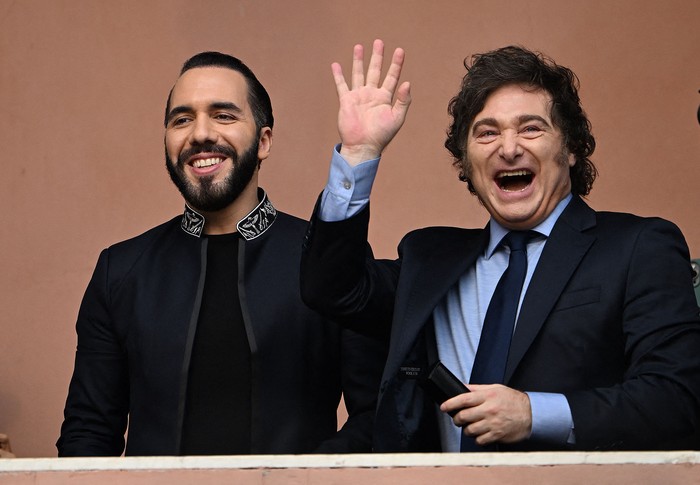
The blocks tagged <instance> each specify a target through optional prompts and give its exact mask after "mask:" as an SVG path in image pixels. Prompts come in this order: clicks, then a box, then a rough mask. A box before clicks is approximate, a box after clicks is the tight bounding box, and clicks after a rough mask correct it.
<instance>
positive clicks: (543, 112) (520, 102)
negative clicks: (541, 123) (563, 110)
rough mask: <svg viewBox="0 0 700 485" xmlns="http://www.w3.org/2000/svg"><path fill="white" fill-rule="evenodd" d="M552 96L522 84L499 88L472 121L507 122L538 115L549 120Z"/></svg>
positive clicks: (488, 98)
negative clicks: (493, 120)
mask: <svg viewBox="0 0 700 485" xmlns="http://www.w3.org/2000/svg"><path fill="white" fill-rule="evenodd" d="M551 106H552V96H550V94H549V93H548V92H547V91H545V90H543V89H541V88H537V87H533V86H529V85H523V84H509V85H506V86H501V87H500V88H498V89H496V90H495V91H494V92H492V93H491V94H490V95H489V96H488V97H487V98H486V102H485V103H484V108H483V109H482V110H481V112H479V113H478V114H477V115H476V117H475V119H474V121H479V119H482V118H494V119H496V120H501V119H503V120H508V119H511V118H515V117H519V116H522V115H538V116H541V117H542V118H544V119H546V120H550V118H551V115H550V112H551Z"/></svg>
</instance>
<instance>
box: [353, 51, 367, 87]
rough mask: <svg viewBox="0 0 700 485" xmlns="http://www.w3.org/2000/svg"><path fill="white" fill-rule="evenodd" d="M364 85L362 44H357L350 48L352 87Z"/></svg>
mask: <svg viewBox="0 0 700 485" xmlns="http://www.w3.org/2000/svg"><path fill="white" fill-rule="evenodd" d="M364 85H365V60H364V48H363V47H362V44H357V45H356V46H355V48H354V49H353V50H352V89H358V88H361V87H362V86H364Z"/></svg>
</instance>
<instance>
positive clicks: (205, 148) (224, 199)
mask: <svg viewBox="0 0 700 485" xmlns="http://www.w3.org/2000/svg"><path fill="white" fill-rule="evenodd" d="M203 152H208V153H220V154H222V155H225V156H226V157H228V158H230V159H231V160H232V161H233V170H231V172H230V173H229V174H228V175H227V176H226V178H225V179H224V181H223V183H221V184H219V185H218V186H215V185H214V184H213V183H212V181H213V179H214V177H213V176H207V177H200V178H199V185H197V184H194V183H192V182H190V181H189V180H188V179H187V177H186V176H185V164H186V161H187V160H188V159H189V158H190V157H191V156H192V155H196V154H197V153H203ZM165 167H166V168H167V169H168V174H170V179H171V180H172V181H173V183H174V184H175V186H176V187H177V188H178V190H179V191H180V193H181V194H182V197H183V198H184V199H185V201H186V202H187V204H188V205H189V206H190V207H192V208H193V209H197V210H200V211H203V212H216V211H219V210H221V209H223V208H225V207H228V206H229V205H231V204H232V203H233V201H235V200H236V199H237V198H238V196H239V195H241V192H243V190H244V189H245V188H246V187H247V186H248V184H249V183H250V180H251V179H252V178H253V174H254V173H255V169H256V168H257V167H258V140H257V139H255V140H254V141H253V143H252V144H251V146H250V148H248V149H247V150H246V151H245V152H243V154H242V155H241V156H240V157H239V156H238V152H236V150H235V149H233V148H232V147H229V146H224V145H212V144H206V145H199V146H196V147H193V148H190V149H189V150H185V151H183V152H182V153H181V154H180V156H179V157H178V160H177V164H173V163H172V162H170V159H169V157H168V152H167V150H166V152H165Z"/></svg>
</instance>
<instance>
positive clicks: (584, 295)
mask: <svg viewBox="0 0 700 485" xmlns="http://www.w3.org/2000/svg"><path fill="white" fill-rule="evenodd" d="M600 291H601V290H600V286H595V287H592V288H584V289H581V290H571V291H567V292H564V293H562V295H561V296H560V297H559V301H558V302H557V304H556V306H555V307H554V310H553V312H558V311H562V310H567V309H569V308H575V307H579V306H583V305H588V304H589V303H597V302H599V301H600Z"/></svg>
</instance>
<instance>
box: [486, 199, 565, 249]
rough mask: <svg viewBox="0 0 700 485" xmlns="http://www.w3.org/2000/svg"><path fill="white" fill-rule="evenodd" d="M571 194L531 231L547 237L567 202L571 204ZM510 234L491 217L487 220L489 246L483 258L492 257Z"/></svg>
mask: <svg viewBox="0 0 700 485" xmlns="http://www.w3.org/2000/svg"><path fill="white" fill-rule="evenodd" d="M571 197H572V195H571V193H569V195H567V196H566V197H564V198H563V199H562V200H561V201H560V202H559V203H558V204H557V205H556V207H555V208H554V210H553V211H552V213H551V214H549V215H548V216H547V217H546V218H545V220H544V221H542V222H540V223H539V224H538V225H536V226H535V227H533V228H532V230H533V231H535V232H538V233H540V234H542V235H543V236H544V237H549V235H550V234H551V232H552V229H553V228H554V224H556V222H557V220H558V219H559V216H560V215H561V213H562V212H564V209H566V206H567V205H569V202H571ZM508 232H510V231H509V230H508V229H506V228H505V227H503V226H502V225H500V224H499V223H498V222H496V220H495V219H494V218H493V217H492V218H491V219H490V220H489V244H488V246H487V247H486V251H485V252H484V257H485V258H486V259H489V258H491V256H493V253H494V252H495V251H496V248H497V247H498V245H499V244H500V243H501V240H502V239H503V237H504V236H505V235H506V234H508Z"/></svg>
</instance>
